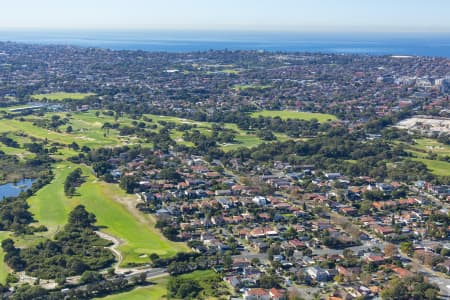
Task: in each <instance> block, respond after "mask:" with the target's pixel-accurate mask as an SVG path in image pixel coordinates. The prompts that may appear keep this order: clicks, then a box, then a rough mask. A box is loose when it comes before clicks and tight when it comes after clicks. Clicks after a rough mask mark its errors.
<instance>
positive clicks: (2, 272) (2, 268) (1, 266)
mask: <svg viewBox="0 0 450 300" xmlns="http://www.w3.org/2000/svg"><path fill="white" fill-rule="evenodd" d="M8 237H9V233H8V232H4V231H0V242H1V241H3V240H5V239H7V238H8ZM4 257H5V253H4V252H3V250H2V248H1V247H0V284H5V282H6V276H7V275H8V273H9V272H10V270H9V268H8V266H7V265H6V263H5V262H4V261H3V259H4Z"/></svg>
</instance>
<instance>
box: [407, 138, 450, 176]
mask: <svg viewBox="0 0 450 300" xmlns="http://www.w3.org/2000/svg"><path fill="white" fill-rule="evenodd" d="M415 142H416V144H415V145H407V144H404V145H405V146H406V149H407V150H406V151H408V152H410V153H411V154H412V155H413V156H415V157H413V158H412V159H413V160H416V161H420V162H423V163H424V164H425V165H426V166H427V167H428V169H429V170H430V171H431V172H432V173H434V174H435V175H438V176H450V163H448V162H446V161H441V160H433V159H429V157H428V153H429V152H432V153H434V154H436V155H437V156H438V157H444V156H449V155H450V146H447V145H444V144H441V143H439V142H438V141H436V140H433V139H427V138H423V139H416V140H415Z"/></svg>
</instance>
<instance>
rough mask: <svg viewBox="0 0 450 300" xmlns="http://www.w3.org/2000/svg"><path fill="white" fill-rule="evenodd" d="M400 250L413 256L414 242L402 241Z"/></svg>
mask: <svg viewBox="0 0 450 300" xmlns="http://www.w3.org/2000/svg"><path fill="white" fill-rule="evenodd" d="M400 251H402V252H403V253H405V254H406V255H408V256H411V255H412V253H413V244H412V243H411V242H403V243H400Z"/></svg>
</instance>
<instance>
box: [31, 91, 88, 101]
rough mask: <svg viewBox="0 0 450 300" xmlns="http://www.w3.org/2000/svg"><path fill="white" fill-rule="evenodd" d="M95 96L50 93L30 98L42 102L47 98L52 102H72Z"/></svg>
mask: <svg viewBox="0 0 450 300" xmlns="http://www.w3.org/2000/svg"><path fill="white" fill-rule="evenodd" d="M93 95H95V94H93V93H64V92H60V93H50V94H38V95H33V96H31V98H33V99H35V100H43V99H44V98H47V99H48V100H53V101H62V100H65V99H72V100H83V99H85V98H86V97H89V96H93Z"/></svg>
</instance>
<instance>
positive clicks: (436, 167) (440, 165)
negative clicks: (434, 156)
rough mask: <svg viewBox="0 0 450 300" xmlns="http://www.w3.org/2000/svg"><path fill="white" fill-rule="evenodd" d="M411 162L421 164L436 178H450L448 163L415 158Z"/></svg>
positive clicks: (449, 164)
mask: <svg viewBox="0 0 450 300" xmlns="http://www.w3.org/2000/svg"><path fill="white" fill-rule="evenodd" d="M413 160H416V161H420V162H423V163H424V164H425V165H426V166H427V168H428V169H429V170H430V171H431V172H432V173H434V174H435V175H438V176H450V163H448V162H446V161H440V160H431V159H426V158H418V157H415V158H413Z"/></svg>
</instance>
